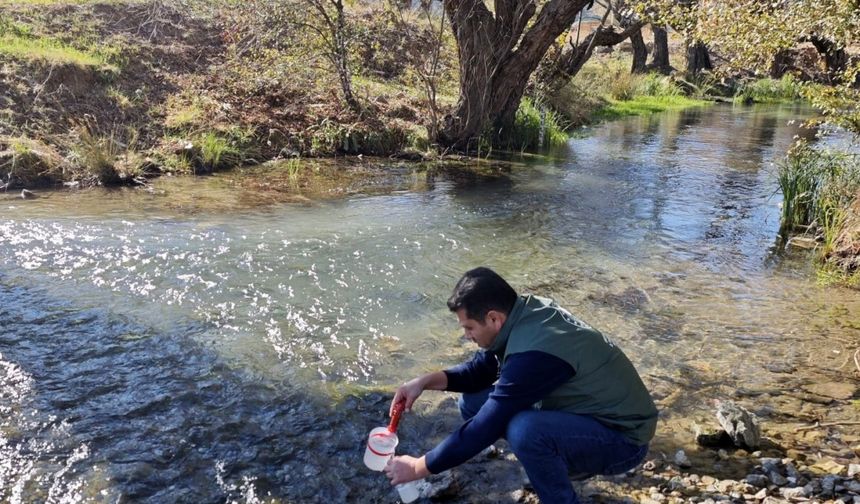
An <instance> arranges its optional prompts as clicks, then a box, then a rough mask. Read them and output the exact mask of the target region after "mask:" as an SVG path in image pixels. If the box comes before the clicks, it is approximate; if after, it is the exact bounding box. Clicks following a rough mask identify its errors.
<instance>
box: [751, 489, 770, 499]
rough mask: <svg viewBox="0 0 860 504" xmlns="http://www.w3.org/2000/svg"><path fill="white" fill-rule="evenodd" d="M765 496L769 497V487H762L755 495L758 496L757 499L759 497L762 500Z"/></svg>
mask: <svg viewBox="0 0 860 504" xmlns="http://www.w3.org/2000/svg"><path fill="white" fill-rule="evenodd" d="M765 497H767V488H762V489H761V490H759V491H758V492H757V493H756V494H755V496H754V498H756V499H758V500H762V499H764V498H765Z"/></svg>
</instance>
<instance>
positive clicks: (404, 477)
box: [385, 455, 430, 485]
mask: <svg viewBox="0 0 860 504" xmlns="http://www.w3.org/2000/svg"><path fill="white" fill-rule="evenodd" d="M385 475H386V476H388V479H390V480H391V484H392V485H399V484H401V483H408V482H410V481H415V480H417V479H421V478H426V477H427V476H429V475H430V471H428V470H427V465H426V464H425V462H424V457H421V458H415V457H410V456H409V455H401V456H399V457H392V458H391V460H389V461H388V464H386V465H385Z"/></svg>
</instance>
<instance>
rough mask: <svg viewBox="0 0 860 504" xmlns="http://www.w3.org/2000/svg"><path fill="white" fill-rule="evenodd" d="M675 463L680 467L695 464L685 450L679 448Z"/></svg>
mask: <svg viewBox="0 0 860 504" xmlns="http://www.w3.org/2000/svg"><path fill="white" fill-rule="evenodd" d="M675 463H676V464H677V465H678V467H682V468H687V467H692V466H693V464H692V462H690V459H689V458H687V454H686V453H684V450H678V452H677V453H675Z"/></svg>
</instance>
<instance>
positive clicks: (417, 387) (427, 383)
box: [388, 371, 448, 416]
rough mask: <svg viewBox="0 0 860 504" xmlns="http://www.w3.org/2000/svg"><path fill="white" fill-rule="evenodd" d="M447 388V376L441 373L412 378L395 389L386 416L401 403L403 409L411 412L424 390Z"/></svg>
mask: <svg viewBox="0 0 860 504" xmlns="http://www.w3.org/2000/svg"><path fill="white" fill-rule="evenodd" d="M447 386H448V375H446V374H445V373H444V372H442V371H436V372H435V373H428V374H426V375H423V376H419V377H418V378H413V379H411V380H409V381H408V382H406V383H404V384H403V385H401V386H399V387H397V391H396V392H394V399H392V400H391V406H389V408H388V415H389V416H391V415H393V414H394V405H395V404H397V403H399V402H401V401H403V402H405V404H404V409H406V411H412V404H413V403H414V402H415V400H416V399H418V397H419V396H420V395H421V393H422V392H424V391H425V390H445V387H447Z"/></svg>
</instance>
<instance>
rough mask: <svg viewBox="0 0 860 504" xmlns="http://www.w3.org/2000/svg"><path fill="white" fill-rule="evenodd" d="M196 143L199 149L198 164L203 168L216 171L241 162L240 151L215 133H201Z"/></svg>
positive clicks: (226, 139)
mask: <svg viewBox="0 0 860 504" xmlns="http://www.w3.org/2000/svg"><path fill="white" fill-rule="evenodd" d="M197 143H198V144H199V148H200V162H201V163H202V164H203V166H204V167H205V168H208V169H213V170H216V169H220V168H225V167H227V166H235V165H237V164H239V163H241V162H242V159H241V152H240V150H239V149H238V148H236V147H235V146H234V145H233V142H231V141H230V139H228V138H225V137H223V136H221V135H219V134H217V133H214V132H211V131H209V132H206V133H203V134H202V135H200V138H199V139H198V140H197Z"/></svg>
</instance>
